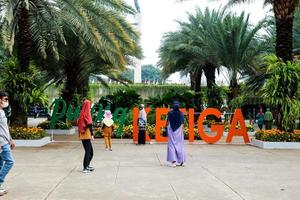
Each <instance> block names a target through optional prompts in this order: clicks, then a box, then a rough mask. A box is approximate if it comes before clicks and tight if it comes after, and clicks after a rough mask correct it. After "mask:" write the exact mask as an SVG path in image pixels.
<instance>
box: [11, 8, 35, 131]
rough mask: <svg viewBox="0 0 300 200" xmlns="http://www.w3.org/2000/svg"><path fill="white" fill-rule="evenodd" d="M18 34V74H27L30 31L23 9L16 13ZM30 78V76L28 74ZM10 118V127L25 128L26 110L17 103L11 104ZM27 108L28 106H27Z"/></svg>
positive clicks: (25, 10) (26, 14) (25, 11)
mask: <svg viewBox="0 0 300 200" xmlns="http://www.w3.org/2000/svg"><path fill="white" fill-rule="evenodd" d="M17 18H18V22H17V23H18V32H17V34H16V38H17V58H18V61H19V65H20V66H19V70H20V72H24V73H27V72H28V68H29V63H30V54H31V30H30V14H29V10H27V9H26V8H25V7H22V8H20V10H19V11H18V15H17ZM28 76H30V74H28ZM24 89H26V88H21V87H20V90H19V91H16V93H23V92H24V91H22V90H24ZM11 106H12V116H11V125H12V126H18V127H27V112H26V108H24V107H22V106H20V103H19V102H11ZM28 106H29V105H28Z"/></svg>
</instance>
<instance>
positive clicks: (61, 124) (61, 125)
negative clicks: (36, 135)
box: [37, 120, 72, 130]
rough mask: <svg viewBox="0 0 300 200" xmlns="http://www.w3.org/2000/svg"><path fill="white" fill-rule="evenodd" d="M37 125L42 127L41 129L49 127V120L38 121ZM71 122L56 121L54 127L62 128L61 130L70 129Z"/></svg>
mask: <svg viewBox="0 0 300 200" xmlns="http://www.w3.org/2000/svg"><path fill="white" fill-rule="evenodd" d="M37 127H39V128H42V129H50V121H48V120H46V121H44V122H42V123H40V124H39V125H38V126H37ZM71 128H72V124H71V123H65V122H60V121H59V122H56V124H55V127H54V129H62V130H67V129H71Z"/></svg>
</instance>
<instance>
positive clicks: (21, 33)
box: [17, 7, 31, 72]
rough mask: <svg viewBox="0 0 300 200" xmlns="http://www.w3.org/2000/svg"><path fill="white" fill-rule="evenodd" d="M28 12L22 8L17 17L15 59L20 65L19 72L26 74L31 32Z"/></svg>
mask: <svg viewBox="0 0 300 200" xmlns="http://www.w3.org/2000/svg"><path fill="white" fill-rule="evenodd" d="M29 17H30V16H29V10H27V9H26V8H25V7H22V8H21V9H20V11H19V16H18V33H17V42H18V45H17V57H18V61H19V63H20V71H21V72H26V71H27V69H28V67H29V63H30V54H31V30H30V18H29Z"/></svg>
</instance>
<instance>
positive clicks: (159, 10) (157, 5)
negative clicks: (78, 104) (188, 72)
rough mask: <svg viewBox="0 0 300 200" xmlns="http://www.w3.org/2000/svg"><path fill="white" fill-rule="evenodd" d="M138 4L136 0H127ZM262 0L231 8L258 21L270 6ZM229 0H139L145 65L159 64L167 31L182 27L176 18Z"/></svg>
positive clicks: (185, 16)
mask: <svg viewBox="0 0 300 200" xmlns="http://www.w3.org/2000/svg"><path fill="white" fill-rule="evenodd" d="M126 2H128V3H129V4H131V5H134V4H133V2H134V0H126ZM262 2H263V1H262V0H257V1H256V3H252V4H239V5H237V6H235V7H233V8H231V10H233V11H235V12H238V13H239V12H241V11H246V12H247V13H250V21H251V22H252V23H253V24H255V23H257V22H258V21H259V20H261V19H263V18H264V16H265V15H266V13H267V10H269V9H270V8H265V10H264V9H263V5H262ZM226 3H227V0H219V1H213V0H188V1H186V2H181V3H178V2H176V0H139V4H140V9H141V13H142V35H141V45H142V48H143V54H144V58H143V60H142V64H153V65H156V63H157V62H158V53H157V50H158V48H159V46H160V44H161V39H162V37H163V34H164V33H166V32H168V31H175V30H176V29H178V24H177V22H176V20H181V21H182V20H186V18H187V14H186V13H187V12H192V13H193V12H194V10H195V7H196V6H198V7H200V8H201V9H205V8H206V7H209V8H215V9H218V8H219V7H222V6H224V5H226Z"/></svg>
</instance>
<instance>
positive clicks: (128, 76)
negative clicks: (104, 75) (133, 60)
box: [120, 69, 134, 82]
mask: <svg viewBox="0 0 300 200" xmlns="http://www.w3.org/2000/svg"><path fill="white" fill-rule="evenodd" d="M120 77H121V78H122V79H124V80H128V81H129V82H133V79H134V70H133V69H126V70H125V71H124V72H122V73H121V75H120Z"/></svg>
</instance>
